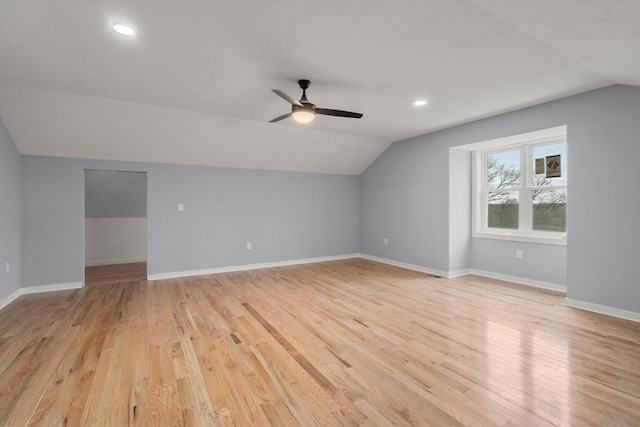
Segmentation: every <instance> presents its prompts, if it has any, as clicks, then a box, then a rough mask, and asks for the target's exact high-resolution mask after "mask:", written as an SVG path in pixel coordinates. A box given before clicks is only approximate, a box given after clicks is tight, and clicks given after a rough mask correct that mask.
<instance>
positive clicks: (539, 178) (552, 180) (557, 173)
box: [532, 142, 567, 187]
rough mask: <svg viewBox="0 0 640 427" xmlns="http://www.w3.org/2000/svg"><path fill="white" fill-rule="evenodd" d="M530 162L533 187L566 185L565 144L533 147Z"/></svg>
mask: <svg viewBox="0 0 640 427" xmlns="http://www.w3.org/2000/svg"><path fill="white" fill-rule="evenodd" d="M532 161H533V165H532V166H533V168H532V171H533V172H532V173H533V185H534V186H536V187H547V186H554V185H562V186H564V185H567V143H566V142H562V143H559V144H551V145H539V146H537V147H533V159H532ZM554 166H555V168H554Z"/></svg>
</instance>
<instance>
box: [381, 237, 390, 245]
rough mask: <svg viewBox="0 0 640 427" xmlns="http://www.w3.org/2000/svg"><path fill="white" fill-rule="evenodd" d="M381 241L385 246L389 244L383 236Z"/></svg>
mask: <svg viewBox="0 0 640 427" xmlns="http://www.w3.org/2000/svg"><path fill="white" fill-rule="evenodd" d="M382 242H383V243H384V245H385V246H387V245H388V244H389V239H387V238H386V237H385V238H384V240H383V241H382Z"/></svg>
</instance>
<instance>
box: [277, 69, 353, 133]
mask: <svg viewBox="0 0 640 427" xmlns="http://www.w3.org/2000/svg"><path fill="white" fill-rule="evenodd" d="M298 84H299V85H300V89H302V97H301V98H300V100H299V101H296V100H295V99H293V98H291V97H290V96H289V95H287V94H286V93H284V92H283V91H281V90H278V89H271V90H272V91H273V93H275V94H276V95H278V96H279V97H281V98H282V99H284V100H285V101H287V102H288V103H290V104H291V112H290V113H287V114H283V115H281V116H280V117H276V118H275V119H273V120H269V123H275V122H279V121H280V120H284V119H286V118H289V117H293V120H295V121H296V122H298V123H309V122H310V121H311V120H313V118H314V117H315V116H316V114H322V115H324V116H336V117H348V118H352V119H359V118H360V117H362V114H361V113H354V112H351V111H343V110H332V109H329V108H317V107H316V106H315V104H312V103H310V102H309V100H308V99H307V89H308V88H309V85H310V84H311V82H310V81H309V80H298Z"/></svg>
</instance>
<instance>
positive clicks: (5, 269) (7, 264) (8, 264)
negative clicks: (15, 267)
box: [4, 261, 11, 273]
mask: <svg viewBox="0 0 640 427" xmlns="http://www.w3.org/2000/svg"><path fill="white" fill-rule="evenodd" d="M9 271H11V263H10V262H9V261H7V262H5V263H4V272H5V273H8V272H9Z"/></svg>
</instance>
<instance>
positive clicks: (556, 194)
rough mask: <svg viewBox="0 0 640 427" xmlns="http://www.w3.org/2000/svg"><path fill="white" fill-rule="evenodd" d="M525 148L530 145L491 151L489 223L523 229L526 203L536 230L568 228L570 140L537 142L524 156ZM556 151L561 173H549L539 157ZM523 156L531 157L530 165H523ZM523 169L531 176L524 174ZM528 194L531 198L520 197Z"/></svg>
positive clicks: (488, 171)
mask: <svg viewBox="0 0 640 427" xmlns="http://www.w3.org/2000/svg"><path fill="white" fill-rule="evenodd" d="M521 150H527V148H526V147H524V148H521V149H516V150H512V151H502V152H497V153H489V154H487V158H486V167H487V169H486V174H487V175H486V177H487V181H486V185H487V186H486V188H487V226H488V227H489V228H502V229H515V230H517V229H519V228H520V224H519V221H520V207H521V205H522V206H526V208H527V209H528V208H529V207H530V208H531V228H532V229H533V230H538V231H555V232H564V231H566V206H567V190H566V182H567V181H566V176H567V163H566V144H565V143H560V144H551V145H540V146H535V147H533V148H532V150H531V153H530V155H529V154H528V155H527V156H522V155H521ZM552 155H560V159H561V161H560V170H561V176H559V177H547V174H546V173H545V169H544V168H543V169H542V170H540V169H539V170H537V171H536V165H535V160H536V159H546V158H547V156H552ZM522 157H525V158H526V157H530V161H531V164H530V165H528V167H525V168H521V164H520V163H521V158H522ZM523 169H524V170H526V171H527V172H528V174H530V176H523V173H522V172H523V171H522V170H523ZM536 172H538V173H536ZM523 189H524V190H526V191H522V190H523ZM524 196H526V198H527V199H529V198H530V202H529V201H525V200H520V198H521V197H524ZM525 203H526V205H524V204H525Z"/></svg>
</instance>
